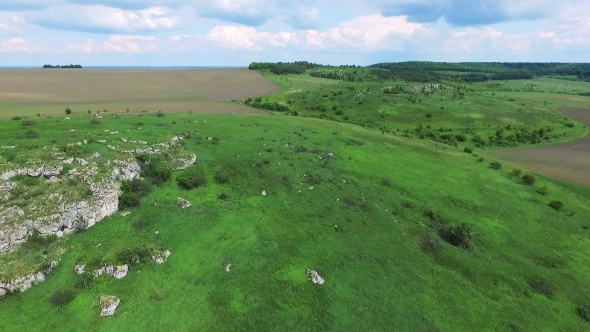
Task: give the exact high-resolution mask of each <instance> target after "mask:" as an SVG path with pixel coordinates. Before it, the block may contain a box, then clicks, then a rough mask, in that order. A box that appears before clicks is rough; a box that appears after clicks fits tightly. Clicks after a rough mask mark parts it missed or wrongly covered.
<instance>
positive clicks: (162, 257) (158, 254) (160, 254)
mask: <svg viewBox="0 0 590 332" xmlns="http://www.w3.org/2000/svg"><path fill="white" fill-rule="evenodd" d="M170 255H172V253H171V252H170V251H169V250H166V251H161V250H156V251H154V255H153V256H152V259H153V260H154V262H156V264H162V263H164V262H165V261H166V260H167V259H168V257H170Z"/></svg>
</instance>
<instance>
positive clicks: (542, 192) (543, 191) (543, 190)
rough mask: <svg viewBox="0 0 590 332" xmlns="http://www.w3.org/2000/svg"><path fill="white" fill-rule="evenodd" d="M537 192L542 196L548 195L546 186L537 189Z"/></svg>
mask: <svg viewBox="0 0 590 332" xmlns="http://www.w3.org/2000/svg"><path fill="white" fill-rule="evenodd" d="M537 192H538V193H539V194H541V195H543V196H547V195H549V188H548V187H547V186H542V187H541V188H539V189H537Z"/></svg>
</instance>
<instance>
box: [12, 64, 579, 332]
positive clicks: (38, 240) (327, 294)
mask: <svg viewBox="0 0 590 332" xmlns="http://www.w3.org/2000/svg"><path fill="white" fill-rule="evenodd" d="M262 74H263V75H265V76H266V77H268V78H269V79H270V80H267V79H266V78H264V77H263V76H260V75H258V74H257V73H256V72H253V71H251V72H249V71H247V70H211V71H209V70H203V71H199V70H196V71H151V70H150V71H149V72H148V71H121V72H117V71H100V70H97V71H92V70H84V71H77V70H73V71H70V70H63V71H62V70H56V71H53V70H51V71H47V73H45V72H40V71H21V72H20V73H17V72H16V71H14V72H10V71H4V72H2V71H0V80H1V81H2V82H0V91H1V92H0V103H2V108H1V109H2V110H4V111H3V113H1V116H0V117H1V118H2V119H1V120H0V174H8V172H10V171H11V170H14V169H21V168H22V167H29V168H28V169H30V168H35V165H39V164H44V167H45V164H47V165H49V164H53V163H57V164H62V163H63V169H61V170H60V172H59V174H58V175H56V176H52V177H48V176H45V175H44V176H33V175H26V174H25V175H23V174H21V175H14V176H13V177H11V178H10V179H8V180H4V179H0V240H1V239H2V238H1V236H2V232H3V231H5V230H6V227H7V225H10V224H11V223H13V224H16V223H17V222H22V223H24V224H26V225H29V224H31V221H29V220H28V219H27V218H29V216H32V215H35V214H38V213H41V212H42V211H41V212H40V209H39V206H42V207H43V208H44V209H50V208H51V209H59V208H60V207H61V206H64V205H65V203H68V204H69V203H70V201H76V202H77V201H79V200H88V201H89V202H90V200H91V199H93V198H91V197H94V196H92V195H93V193H94V192H93V191H92V190H90V191H89V189H88V188H87V186H86V184H88V183H89V182H92V181H90V180H86V179H84V180H81V179H82V177H83V176H84V175H85V174H90V175H88V178H91V179H94V178H96V179H98V180H100V181H109V180H112V179H117V181H121V183H120V187H117V190H120V194H121V195H120V196H119V197H118V202H119V205H118V210H117V212H116V213H113V214H111V215H109V216H107V217H105V218H104V219H102V220H101V221H100V222H98V223H96V224H95V225H94V226H92V227H90V228H83V227H82V228H76V229H75V231H73V232H71V233H69V234H68V235H66V236H63V237H62V236H46V237H44V236H39V234H38V233H35V232H34V230H33V229H31V232H30V233H29V234H28V239H29V240H28V241H27V242H26V243H24V244H22V245H15V246H14V248H13V250H0V282H9V281H11V280H14V279H15V278H17V277H19V276H25V275H29V274H32V273H35V272H36V271H40V270H42V269H44V268H46V267H48V266H52V262H54V261H56V262H58V263H57V265H55V266H54V267H53V269H50V270H48V272H47V275H46V277H45V280H44V281H42V282H38V283H37V284H36V285H34V286H33V287H32V288H30V289H28V290H26V291H25V292H22V293H19V292H18V291H11V292H6V294H5V295H4V296H2V295H1V294H0V331H16V332H20V331H26V332H34V331H48V330H59V331H89V330H93V331H151V330H155V331H338V332H339V331H410V332H418V331H420V332H446V331H449V332H450V331H453V332H455V331H466V332H471V331H580V332H582V331H588V330H589V329H590V257H589V256H588V252H589V249H590V248H589V247H588V243H589V241H588V239H590V204H589V200H590V189H587V188H584V187H583V186H586V185H587V183H586V182H584V179H586V180H587V179H588V178H589V177H588V176H587V175H588V174H589V172H590V169H588V165H589V158H588V155H589V154H590V151H589V150H588V146H589V143H590V142H589V141H588V139H589V137H590V136H586V137H584V136H585V135H586V134H587V133H588V128H587V126H588V125H589V124H590V112H589V111H590V108H586V107H585V106H588V105H584V102H585V99H582V100H581V101H580V104H570V101H569V100H567V98H583V97H581V96H576V95H574V94H565V95H564V94H554V93H549V92H540V91H536V90H535V92H529V91H516V90H520V89H521V88H524V87H526V86H527V84H529V83H528V81H530V80H526V82H504V81H499V84H500V85H492V84H490V85H484V84H463V83H461V84H451V83H449V84H448V85H446V84H445V85H443V84H441V85H436V86H435V85H431V84H421V83H408V82H401V81H400V82H378V81H377V82H344V81H339V80H334V79H326V78H317V77H311V76H310V75H308V74H303V75H294V74H293V75H291V74H289V75H272V74H268V73H264V72H263V73H262ZM2 75H4V76H2ZM10 75H12V76H10ZM117 75H119V76H117ZM143 75H145V76H143ZM34 77H37V79H38V80H39V82H38V83H34V84H31V85H30V86H28V85H27V82H29V81H35V80H34V79H33V78H34ZM116 77H119V78H120V80H119V81H117V82H116V84H115V83H113V84H109V82H115V81H116V80H114V78H116ZM10 79H12V80H14V83H13V84H11V83H9V82H8V81H10ZM91 82H102V83H101V85H98V86H97V87H96V90H93V88H89V86H93V85H90V84H91ZM564 82H565V83H564V84H567V81H564ZM494 83H496V82H494ZM84 84H88V85H86V86H85V87H84ZM552 84H553V83H552ZM2 85H3V86H2ZM492 86H496V87H499V88H498V89H497V90H494V89H491V87H492ZM2 87H5V89H3V88H2ZM507 87H509V88H507ZM562 88H563V87H558V90H560V89H562ZM581 88H584V87H583V86H581V87H580V86H576V87H569V86H568V87H566V88H564V89H566V90H567V91H573V92H577V91H578V90H576V89H581ZM513 89H514V90H513ZM568 89H572V90H568ZM24 91H29V92H28V95H27V94H25V92H24ZM76 91H78V94H76V93H75V92H76ZM537 95H539V96H548V98H550V97H553V98H554V99H540V98H537V97H536V96H537ZM531 96H533V97H531ZM558 97H562V98H561V99H559V98H558ZM567 104H569V105H575V107H571V106H570V107H563V108H561V107H562V106H563V105H567ZM10 105H13V106H10ZM248 105H250V107H249V106H248ZM66 107H69V108H71V110H72V113H71V114H69V115H66V114H65V112H64V110H65V108H66ZM127 108H129V111H127ZM269 108H273V109H269ZM41 109H45V110H47V111H46V112H47V113H42V114H40V116H39V117H38V116H37V113H40V112H41V111H40V110H41ZM87 109H90V112H87ZM105 110H107V111H106V112H105ZM160 110H161V111H162V112H159V111H160ZM277 110H278V111H277ZM555 110H559V113H558V112H555ZM97 111H98V112H97ZM143 111H145V112H143ZM189 111H190V112H189ZM212 113H214V114H212ZM220 113H232V114H220ZM257 114H265V115H267V116H253V115H257ZM564 142H565V143H564ZM556 143H560V144H556ZM515 146H516V148H510V149H504V148H502V149H497V148H498V147H515ZM147 147H149V148H150V149H149V151H150V152H145V151H146V148H147ZM154 149H158V152H156V150H154ZM189 155H194V156H195V157H196V159H193V160H192V161H191V162H188V163H186V162H183V161H182V160H187V159H190V158H188V157H187V156H189ZM179 156H180V157H179ZM572 157H573V158H572ZM535 158H536V159H535ZM122 160H126V161H127V162H137V163H138V174H137V177H135V178H134V179H133V180H120V179H119V178H118V176H119V177H120V175H121V174H122V173H124V172H120V171H118V169H117V172H115V169H114V168H113V167H114V165H118V163H120V162H121V161H122ZM178 164H182V165H183V167H176V166H178ZM535 165H540V168H539V169H536V168H535ZM552 170H555V172H556V173H555V174H553V173H550V171H552ZM85 172H86V173H85ZM15 174H16V173H15ZM545 175H547V176H549V177H547V176H545ZM92 176H94V178H93V177H92ZM556 179H563V180H566V181H569V182H562V181H560V180H556ZM98 180H97V182H92V183H91V184H90V185H89V186H90V188H92V185H94V184H96V183H98ZM113 181H115V180H113ZM576 181H578V182H576ZM572 183H573V184H572ZM575 184H577V185H580V186H577V185H575ZM589 187H590V186H589ZM180 198H181V199H182V200H181V199H180ZM68 200H70V201H68ZM185 201H188V202H190V203H191V204H190V205H186V204H185V203H183V202H185ZM64 202H65V203H64ZM59 204H64V205H59ZM79 206H81V204H77V205H76V209H78V208H79ZM41 210H42V209H41ZM11 211H17V212H19V211H22V214H21V215H20V216H18V217H14V216H16V215H18V213H16V214H15V213H13V214H12V215H11V214H10V213H12V212H11ZM11 218H12V219H11ZM19 218H20V219H19ZM17 219H18V220H17ZM30 219H33V218H32V217H31V218H30ZM82 221H83V220H82V218H80V220H79V223H82ZM164 250H169V251H170V252H171V255H170V256H169V258H168V259H167V260H166V261H165V262H161V264H160V263H157V262H155V259H154V258H153V257H152V256H151V254H152V253H154V252H156V251H158V252H162V251H164ZM123 264H126V265H128V268H129V270H128V273H127V274H126V275H125V276H124V277H123V278H121V279H116V278H114V277H113V276H111V275H108V274H106V273H105V274H101V275H98V274H96V275H95V274H94V272H96V271H97V270H98V269H101V268H105V267H108V266H122V265H123ZM79 265H84V266H85V269H86V271H83V272H82V273H78V271H76V267H77V266H79ZM308 269H312V270H314V271H315V272H316V273H317V274H318V275H319V276H321V277H322V278H323V281H324V282H323V283H314V279H313V278H311V277H310V276H309V274H308V271H307V270H308ZM3 290H4V289H3V288H2V289H0V291H3ZM104 295H113V296H116V297H118V298H119V299H120V300H121V302H120V305H119V306H118V307H117V310H116V314H115V315H114V316H112V317H101V316H100V314H101V304H100V299H101V296H104Z"/></svg>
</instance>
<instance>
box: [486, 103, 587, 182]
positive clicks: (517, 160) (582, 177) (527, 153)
mask: <svg viewBox="0 0 590 332" xmlns="http://www.w3.org/2000/svg"><path fill="white" fill-rule="evenodd" d="M557 111H558V112H560V113H561V114H563V115H565V116H567V117H570V118H572V119H574V120H577V121H580V122H582V123H583V124H584V125H586V126H587V127H590V108H588V107H561V108H558V109H557ZM485 154H487V155H489V156H491V157H495V158H498V159H502V160H505V161H506V162H509V163H510V164H512V165H515V166H517V167H521V168H524V169H528V170H530V171H533V172H535V173H539V174H543V175H546V176H550V177H553V178H556V179H560V180H563V181H567V182H570V183H573V184H576V185H579V186H582V187H586V188H590V135H587V136H586V137H584V138H581V139H579V140H576V141H573V142H568V143H564V144H555V145H550V146H542V147H532V148H510V149H499V150H492V151H487V152H485Z"/></svg>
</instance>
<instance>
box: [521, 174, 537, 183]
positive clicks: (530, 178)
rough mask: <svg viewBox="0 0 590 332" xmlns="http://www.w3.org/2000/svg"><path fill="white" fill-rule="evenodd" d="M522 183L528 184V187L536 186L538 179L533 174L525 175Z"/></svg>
mask: <svg viewBox="0 0 590 332" xmlns="http://www.w3.org/2000/svg"><path fill="white" fill-rule="evenodd" d="M521 179H522V183H523V184H526V185H527V186H532V185H533V184H535V181H537V179H535V177H534V176H533V175H531V174H525V175H523V176H522V178H521Z"/></svg>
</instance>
